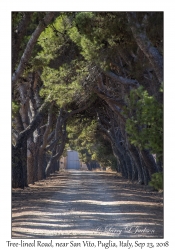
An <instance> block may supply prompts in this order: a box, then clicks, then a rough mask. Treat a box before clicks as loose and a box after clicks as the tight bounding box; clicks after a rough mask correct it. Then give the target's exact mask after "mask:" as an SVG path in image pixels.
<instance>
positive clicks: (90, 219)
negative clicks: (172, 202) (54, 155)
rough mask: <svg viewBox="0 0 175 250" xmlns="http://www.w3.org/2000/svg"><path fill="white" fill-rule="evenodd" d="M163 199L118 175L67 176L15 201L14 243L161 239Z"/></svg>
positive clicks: (21, 194) (32, 188) (73, 173)
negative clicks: (65, 239)
mask: <svg viewBox="0 0 175 250" xmlns="http://www.w3.org/2000/svg"><path fill="white" fill-rule="evenodd" d="M162 196H163V195H162V194H160V193H157V192H153V191H149V190H147V189H145V187H144V186H140V185H137V184H132V183H129V182H127V181H125V180H123V179H122V178H121V177H120V176H117V175H116V174H115V173H106V172H88V171H65V172H57V173H56V174H54V175H52V176H51V177H50V178H48V179H47V180H43V181H39V182H37V183H36V184H35V185H30V186H29V187H28V188H26V189H24V190H20V189H14V190H13V195H12V237H13V238H162V237H163V198H162Z"/></svg>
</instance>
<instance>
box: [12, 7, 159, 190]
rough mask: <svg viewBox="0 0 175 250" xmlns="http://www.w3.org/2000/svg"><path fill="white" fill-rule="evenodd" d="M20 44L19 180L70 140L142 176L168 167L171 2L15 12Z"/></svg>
mask: <svg viewBox="0 0 175 250" xmlns="http://www.w3.org/2000/svg"><path fill="white" fill-rule="evenodd" d="M153 24H154V25H153ZM12 54H13V57H12V70H13V77H12V84H13V85H12V86H13V93H12V94H13V96H12V101H13V102H12V125H13V137H12V138H13V171H12V172H13V186H14V187H18V186H25V185H27V183H30V182H34V181H35V180H37V179H42V178H45V177H46V176H48V175H49V174H50V173H51V172H53V171H55V170H58V169H59V166H58V160H59V158H60V157H61V155H62V154H63V152H64V150H66V149H67V148H71V149H75V150H77V151H78V152H79V154H80V158H81V160H82V161H84V162H86V164H89V165H88V166H89V169H91V167H92V166H94V162H96V163H98V164H100V165H101V166H102V167H107V166H111V167H112V169H113V170H116V171H118V172H121V174H122V175H123V176H124V177H125V178H128V179H130V180H138V182H139V183H142V184H148V181H149V180H151V176H152V174H154V173H157V172H162V164H163V163H162V162H163V13H162V12H55V13H54V12H48V13H46V12H13V13H12ZM16 155H18V156H19V157H16ZM90 166H91V167H90Z"/></svg>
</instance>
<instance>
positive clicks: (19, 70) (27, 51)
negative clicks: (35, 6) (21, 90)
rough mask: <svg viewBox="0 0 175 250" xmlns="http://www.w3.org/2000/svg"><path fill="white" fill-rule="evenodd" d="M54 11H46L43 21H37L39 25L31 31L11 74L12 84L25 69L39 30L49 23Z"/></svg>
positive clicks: (39, 32)
mask: <svg viewBox="0 0 175 250" xmlns="http://www.w3.org/2000/svg"><path fill="white" fill-rule="evenodd" d="M54 15H55V14H54V12H48V13H47V14H46V16H45V17H44V19H43V21H40V22H39V25H38V26H37V28H36V29H35V31H34V32H33V34H32V36H31V38H30V40H29V41H28V43H27V46H26V48H25V51H24V53H23V55H22V57H21V60H20V63H19V65H18V68H17V70H16V72H15V73H14V74H13V76H12V86H13V85H14V84H15V83H16V82H17V80H18V78H19V77H20V76H21V74H22V73H23V71H24V69H25V65H26V63H27V62H28V60H29V59H30V56H31V53H32V50H33V48H34V45H35V44H36V42H37V39H38V37H39V36H40V34H41V32H42V31H43V30H44V29H45V28H46V26H47V25H49V24H50V23H51V21H52V19H53V17H54Z"/></svg>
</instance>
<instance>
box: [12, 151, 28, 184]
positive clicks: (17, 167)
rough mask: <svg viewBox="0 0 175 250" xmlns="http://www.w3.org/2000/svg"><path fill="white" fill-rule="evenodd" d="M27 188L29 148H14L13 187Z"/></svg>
mask: <svg viewBox="0 0 175 250" xmlns="http://www.w3.org/2000/svg"><path fill="white" fill-rule="evenodd" d="M25 186H27V147H25V146H24V147H23V148H19V147H14V146H12V187H13V188H24V187H25Z"/></svg>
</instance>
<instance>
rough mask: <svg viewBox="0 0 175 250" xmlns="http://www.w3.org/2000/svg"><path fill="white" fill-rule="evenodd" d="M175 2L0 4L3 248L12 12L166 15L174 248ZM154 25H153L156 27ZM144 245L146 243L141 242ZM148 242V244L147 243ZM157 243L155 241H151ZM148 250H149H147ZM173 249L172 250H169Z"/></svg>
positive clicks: (168, 217)
mask: <svg viewBox="0 0 175 250" xmlns="http://www.w3.org/2000/svg"><path fill="white" fill-rule="evenodd" d="M173 2H174V1H160V0H154V1H153V0H151V1H150V0H147V1H135V0H132V1H131V0H127V1H126V0H125V1H117V0H116V1H111V0H108V1H95V0H88V1H87V0H86V1H85V0H84V1H83V0H81V1H75V0H66V1H57V0H49V1H44V2H43V1H36V0H30V1H24V0H18V1H17V0H6V1H3V2H2V1H1V3H0V9H1V15H0V49H1V54H0V60H1V63H0V79H1V83H0V84H1V85H0V86H1V89H0V120H1V122H0V138H1V142H0V155H1V161H0V163H1V164H0V168H1V171H0V173H1V175H0V198H1V202H0V203H1V206H0V212H1V213H0V216H1V218H0V222H1V223H0V236H1V237H0V238H1V241H0V245H1V247H2V249H7V245H6V243H5V241H6V240H10V239H11V176H10V173H11V171H10V168H11V11H53V10H54V11H55V10H58V11H82V10H86V11H87V10H92V11H133V10H134V11H164V22H165V26H164V28H165V31H164V42H165V50H164V53H165V56H164V62H165V67H164V72H165V78H164V82H165V88H164V89H165V101H164V107H165V109H164V125H165V130H164V131H165V132H164V165H165V191H164V198H165V200H164V208H165V214H164V215H165V216H164V219H165V222H164V225H165V228H164V240H159V241H160V242H163V241H166V240H168V241H170V244H171V246H173V245H175V237H174V223H175V213H174V183H175V164H174V154H175V146H174V140H175V104H174V100H175V91H174V90H175V89H174V86H175V80H174V78H175V77H174V73H175V60H174V59H175V54H174V53H175V39H174V38H175V37H174V34H175V29H174V26H175V15H174V4H173ZM153 25H154V24H153ZM142 241H143V242H144V240H142ZM146 241H147V240H145V242H146ZM152 241H154V240H152ZM144 249H147V248H144ZM169 249H172V247H169Z"/></svg>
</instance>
